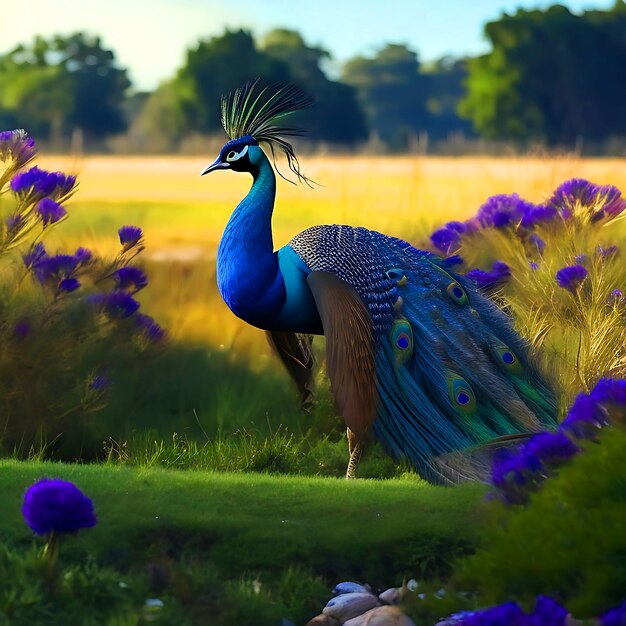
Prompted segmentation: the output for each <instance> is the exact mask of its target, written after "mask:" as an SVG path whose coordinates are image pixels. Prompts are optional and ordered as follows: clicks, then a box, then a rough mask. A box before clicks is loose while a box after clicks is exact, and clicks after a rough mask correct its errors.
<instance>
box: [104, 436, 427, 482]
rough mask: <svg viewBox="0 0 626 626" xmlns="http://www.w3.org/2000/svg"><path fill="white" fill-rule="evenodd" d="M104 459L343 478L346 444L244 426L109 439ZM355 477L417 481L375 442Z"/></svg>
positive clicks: (205, 468) (193, 467)
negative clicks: (201, 434)
mask: <svg viewBox="0 0 626 626" xmlns="http://www.w3.org/2000/svg"><path fill="white" fill-rule="evenodd" d="M105 459H106V461H107V462H108V463H112V464H124V465H133V466H135V465H136V466H140V467H167V468H175V469H195V470H204V471H216V472H262V473H269V474H292V475H304V476H335V477H343V476H345V472H346V465H347V460H348V446H347V442H346V440H345V437H343V436H341V437H340V438H338V439H337V440H331V439H330V438H329V437H327V436H326V437H322V438H318V437H315V436H312V435H305V436H304V437H302V436H296V435H294V434H293V433H290V432H289V431H288V430H287V429H286V428H284V427H279V429H278V430H277V431H276V432H270V434H269V435H262V434H256V433H251V432H246V431H244V432H235V433H234V434H231V435H229V436H228V437H222V436H221V435H220V434H219V433H218V436H217V437H216V438H214V439H210V440H208V441H206V442H205V443H198V442H197V441H196V440H194V439H193V438H188V437H185V436H181V435H178V434H176V433H174V435H173V436H172V438H171V439H170V440H169V441H165V440H163V439H155V438H154V437H152V436H150V434H149V432H148V433H145V434H144V435H141V436H135V437H132V438H131V439H130V440H129V441H121V442H119V441H115V440H114V439H109V441H108V442H107V443H106V445H105ZM358 476H359V478H377V479H382V478H397V477H411V478H413V479H415V480H417V475H416V474H414V473H413V472H412V471H411V470H410V469H409V468H408V466H405V465H403V464H399V463H398V462H396V461H394V460H393V459H392V458H391V457H390V456H389V455H388V454H386V453H385V452H384V451H383V450H382V448H381V447H380V446H379V445H371V446H369V447H368V449H367V452H366V453H365V454H364V456H363V459H362V460H361V462H360V463H359V468H358Z"/></svg>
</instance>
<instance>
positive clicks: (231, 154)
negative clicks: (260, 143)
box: [226, 146, 248, 163]
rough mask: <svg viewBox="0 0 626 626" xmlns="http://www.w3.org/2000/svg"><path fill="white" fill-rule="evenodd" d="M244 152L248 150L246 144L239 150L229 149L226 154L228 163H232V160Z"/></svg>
mask: <svg viewBox="0 0 626 626" xmlns="http://www.w3.org/2000/svg"><path fill="white" fill-rule="evenodd" d="M246 152H248V146H244V147H243V148H242V150H241V152H236V151H235V150H231V151H230V152H229V153H228V154H227V155H226V160H227V161H228V162H229V163H232V162H233V161H238V160H239V159H240V158H241V157H242V156H243V155H244V154H246Z"/></svg>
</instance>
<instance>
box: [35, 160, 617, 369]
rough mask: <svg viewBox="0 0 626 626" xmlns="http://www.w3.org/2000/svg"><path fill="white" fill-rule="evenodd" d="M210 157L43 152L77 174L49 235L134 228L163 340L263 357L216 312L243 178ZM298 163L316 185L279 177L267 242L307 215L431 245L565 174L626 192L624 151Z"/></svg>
mask: <svg viewBox="0 0 626 626" xmlns="http://www.w3.org/2000/svg"><path fill="white" fill-rule="evenodd" d="M213 158H214V156H213V154H207V157H206V158H202V157H193V158H191V157H178V156H160V157H132V156H129V157H119V156H87V157H83V158H76V157H46V159H45V166H46V167H47V168H48V169H55V170H56V169H59V170H62V171H69V172H75V173H77V174H78V175H79V181H80V186H79V190H78V193H77V194H76V196H75V197H74V199H73V200H72V202H71V204H70V207H71V214H70V217H69V218H68V220H67V221H66V222H65V223H63V224H61V225H60V226H59V227H58V228H57V229H56V230H55V231H54V233H53V234H51V236H50V241H53V242H54V243H56V244H57V245H58V246H59V247H60V248H68V249H71V248H72V247H73V246H76V245H85V246H88V247H90V248H91V249H94V250H96V251H98V252H100V253H102V254H112V253H113V252H114V251H115V250H116V249H117V245H118V242H117V239H116V231H117V228H118V227H119V226H120V225H122V224H136V225H138V226H141V227H142V228H143V230H144V233H145V240H146V252H145V254H144V258H145V259H146V261H147V264H148V266H149V269H150V278H151V283H152V284H151V287H150V289H149V290H146V291H144V293H143V294H141V295H140V297H141V298H143V300H144V301H145V306H146V308H149V309H150V310H151V311H152V312H153V313H154V314H155V315H156V316H157V317H158V318H159V319H160V320H161V321H162V322H163V323H164V325H165V326H166V327H167V329H168V331H169V333H170V335H171V337H172V338H174V339H176V340H184V341H198V342H201V343H207V344H209V345H212V346H216V347H220V346H223V349H225V350H228V351H229V352H230V353H233V354H236V355H238V356H240V357H245V358H247V357H252V360H253V361H254V362H255V363H256V364H257V365H258V364H259V363H261V364H264V363H265V360H266V358H267V355H268V349H267V346H266V345H265V338H264V337H263V333H261V332H260V331H257V330H255V329H252V328H249V327H247V326H246V325H245V324H243V323H242V322H240V321H239V320H237V319H236V318H235V317H234V316H233V315H232V314H231V313H230V312H229V311H228V310H227V309H226V307H225V306H224V304H223V303H222V301H221V298H220V297H219V294H217V292H216V289H215V279H214V266H215V255H216V250H217V245H218V243H219V239H220V237H221V234H222V232H223V230H224V227H225V225H226V222H227V221H228V218H229V216H230V213H231V212H232V210H233V209H234V208H235V206H236V205H237V203H238V202H239V201H240V200H241V199H242V198H243V196H244V195H245V194H246V193H247V191H248V189H249V186H250V179H249V177H248V176H246V175H238V174H235V173H232V172H226V173H214V174H212V175H209V176H206V177H202V178H201V177H199V176H198V174H199V172H200V171H201V169H203V167H205V166H206V164H207V163H208V162H210V161H212V160H213ZM302 165H303V171H304V172H305V173H306V174H307V176H309V177H311V178H312V179H313V180H315V181H316V182H317V183H319V185H318V186H315V187H314V188H313V189H310V188H308V187H306V186H303V185H292V184H289V183H288V182H286V181H284V180H282V179H280V178H279V179H278V190H277V199H276V208H275V211H274V219H273V225H274V243H275V246H276V248H278V247H280V246H282V245H283V244H285V243H287V242H288V241H289V239H291V237H293V236H294V235H295V234H297V233H298V232H300V231H301V230H303V229H304V228H307V227H308V226H312V225H315V224H351V225H361V226H365V227H367V228H371V229H374V230H379V231H381V232H384V233H388V234H390V235H394V236H397V237H401V238H403V239H406V240H408V241H410V242H411V243H413V244H414V245H416V246H417V247H420V246H423V247H430V246H431V244H430V243H429V242H428V237H429V235H430V233H431V232H432V231H433V230H434V229H435V228H437V227H438V226H440V225H442V224H443V223H445V222H447V221H448V220H464V219H467V218H468V217H470V216H471V215H472V214H473V213H475V212H476V210H477V209H478V207H480V205H481V204H482V203H483V202H485V200H486V199H487V198H488V197H489V196H491V195H494V194H500V193H518V194H519V195H520V196H522V197H523V198H526V199H528V200H530V201H533V202H537V203H539V202H541V201H542V200H544V199H547V198H548V197H549V196H550V194H551V193H552V191H553V190H554V189H555V188H556V187H557V186H558V185H559V184H560V183H561V182H563V181H564V180H566V179H568V178H574V177H575V178H587V179H588V180H591V181H593V182H596V183H599V184H612V185H615V186H617V187H618V188H620V189H626V167H625V166H626V161H625V160H623V159H581V158H577V157H575V156H563V157H543V158H542V157H518V156H511V157H498V158H490V157H458V158H457V157H450V158H443V157H441V158H439V157H418V156H415V157H408V156H400V157H364V156H358V157H350V156H343V157H336V156H332V157H330V156H311V157H303V158H302Z"/></svg>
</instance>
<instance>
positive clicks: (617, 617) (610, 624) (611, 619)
mask: <svg viewBox="0 0 626 626" xmlns="http://www.w3.org/2000/svg"><path fill="white" fill-rule="evenodd" d="M600 626H626V602H622V604H620V605H619V606H616V607H615V608H614V609H611V610H610V611H607V612H606V613H605V614H604V615H603V616H602V617H601V618H600Z"/></svg>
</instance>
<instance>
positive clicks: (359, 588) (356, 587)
mask: <svg viewBox="0 0 626 626" xmlns="http://www.w3.org/2000/svg"><path fill="white" fill-rule="evenodd" d="M370 591H371V589H370V586H369V585H361V584H360V583H353V582H343V583H339V584H338V585H337V586H336V587H335V588H334V589H333V593H334V594H335V595H339V596H340V595H342V594H344V593H369V592H370Z"/></svg>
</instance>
